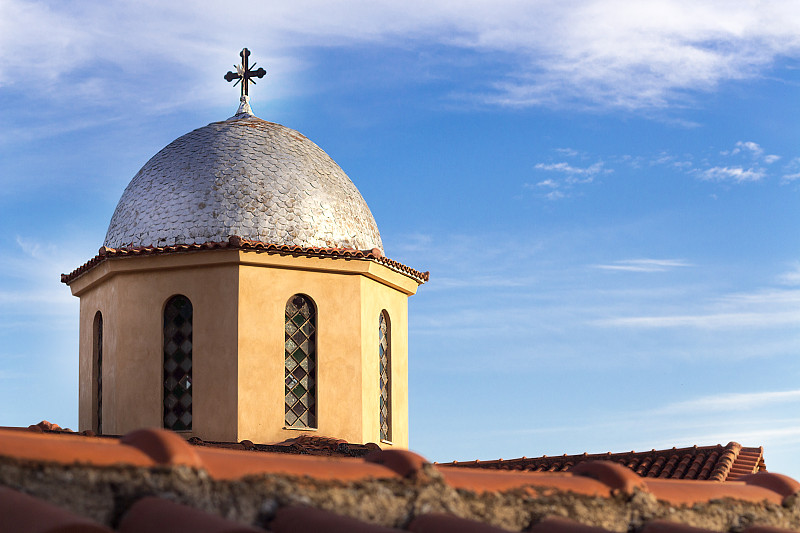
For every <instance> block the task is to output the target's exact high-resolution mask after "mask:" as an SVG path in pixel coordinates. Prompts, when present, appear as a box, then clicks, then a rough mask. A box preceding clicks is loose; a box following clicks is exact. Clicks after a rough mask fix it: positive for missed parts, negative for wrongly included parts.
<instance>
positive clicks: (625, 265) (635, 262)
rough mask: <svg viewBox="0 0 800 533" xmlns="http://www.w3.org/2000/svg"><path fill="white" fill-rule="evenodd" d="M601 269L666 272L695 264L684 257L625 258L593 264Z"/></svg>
mask: <svg viewBox="0 0 800 533" xmlns="http://www.w3.org/2000/svg"><path fill="white" fill-rule="evenodd" d="M592 266H593V267H594V268H599V269H601V270H619V271H624V272H665V271H667V270H671V269H673V268H679V267H690V266H693V265H692V264H691V263H688V262H686V261H684V260H682V259H625V260H622V261H614V262H613V263H606V264H601V265H592Z"/></svg>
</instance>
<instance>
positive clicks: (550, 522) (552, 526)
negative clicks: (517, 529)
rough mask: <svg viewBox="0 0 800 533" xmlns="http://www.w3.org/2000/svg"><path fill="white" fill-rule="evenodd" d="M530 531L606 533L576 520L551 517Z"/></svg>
mask: <svg viewBox="0 0 800 533" xmlns="http://www.w3.org/2000/svg"><path fill="white" fill-rule="evenodd" d="M528 531H531V532H532V533H604V532H605V531H606V530H605V529H603V528H601V527H595V526H587V525H586V524H581V523H580V522H575V521H574V520H568V519H566V518H562V517H555V516H550V517H547V518H545V519H544V520H542V521H540V522H537V523H536V524H534V525H532V526H531V527H530V529H528Z"/></svg>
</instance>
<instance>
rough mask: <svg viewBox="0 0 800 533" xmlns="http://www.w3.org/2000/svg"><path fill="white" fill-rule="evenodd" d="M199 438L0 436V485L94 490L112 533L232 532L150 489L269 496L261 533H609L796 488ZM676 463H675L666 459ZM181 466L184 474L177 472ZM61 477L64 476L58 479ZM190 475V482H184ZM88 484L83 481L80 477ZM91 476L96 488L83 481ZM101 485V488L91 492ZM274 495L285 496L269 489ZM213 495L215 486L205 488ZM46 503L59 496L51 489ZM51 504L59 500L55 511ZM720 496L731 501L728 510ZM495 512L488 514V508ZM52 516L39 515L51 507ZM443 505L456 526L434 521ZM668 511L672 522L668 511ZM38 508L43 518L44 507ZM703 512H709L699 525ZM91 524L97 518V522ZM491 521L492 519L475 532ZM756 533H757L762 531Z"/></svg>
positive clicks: (758, 505)
mask: <svg viewBox="0 0 800 533" xmlns="http://www.w3.org/2000/svg"><path fill="white" fill-rule="evenodd" d="M51 427H52V426H51ZM37 430H38V431H43V430H42V427H41V426H37ZM327 440H329V441H331V442H329V443H328V444H327V445H334V444H335V445H336V446H337V449H338V446H340V445H341V444H342V443H341V442H338V441H337V440H336V439H327ZM319 442H320V443H321V442H323V441H319ZM206 444H207V443H203V444H202V445H196V446H192V445H191V444H189V443H188V442H186V441H184V440H183V439H182V438H181V437H180V436H179V435H177V434H174V433H171V432H168V431H165V430H156V429H149V430H141V431H136V432H133V433H130V434H128V435H126V436H124V437H122V438H121V439H118V438H111V437H87V436H81V435H78V434H75V433H72V434H62V433H60V432H59V430H45V431H44V433H36V432H33V431H19V430H10V429H0V484H6V485H9V486H11V487H12V488H15V489H18V490H25V491H28V492H31V493H32V494H37V492H36V491H42V490H44V491H45V492H47V490H46V487H47V481H44V482H43V481H41V479H40V478H41V476H39V477H36V476H30V475H29V474H25V473H26V472H30V470H31V469H33V470H35V471H37V472H44V471H47V472H51V474H48V475H54V476H55V477H56V478H58V479H62V480H63V479H70V480H75V481H71V482H70V483H76V487H75V491H78V489H80V491H84V492H75V494H73V495H70V497H68V498H65V499H63V501H66V502H67V503H70V502H71V504H73V505H76V506H77V507H76V508H75V509H76V511H78V510H80V509H83V512H85V511H86V510H85V509H84V507H85V506H83V504H82V503H81V501H82V500H81V498H86V497H88V496H85V495H87V494H93V493H92V492H86V491H94V490H104V491H106V492H103V493H102V497H100V496H101V495H100V494H98V498H99V499H98V500H97V501H93V502H92V503H91V506H90V507H89V508H88V509H93V510H92V511H91V513H92V516H95V517H108V516H113V515H114V514H115V513H117V514H119V513H124V512H125V511H127V514H123V515H122V516H123V517H124V522H122V526H123V527H125V528H130V529H126V531H130V532H134V531H144V530H147V528H148V527H149V526H148V525H147V524H150V523H151V522H150V521H151V520H156V521H157V520H159V519H158V517H159V516H161V515H162V514H163V515H165V516H166V515H169V516H175V517H180V516H183V514H182V513H186V516H185V518H183V519H180V520H179V521H180V522H181V523H183V524H193V523H195V522H194V521H197V523H198V524H203V525H204V527H206V526H207V527H208V528H212V527H217V526H215V525H214V524H217V525H218V526H219V528H218V529H206V530H203V529H200V527H201V526H200V525H198V526H197V527H194V528H193V529H192V528H190V529H187V531H201V532H202V531H237V529H236V528H238V527H240V526H239V525H238V524H237V523H235V522H230V521H228V520H224V519H222V518H218V519H215V520H211V519H206V520H204V519H203V516H204V515H203V513H204V512H203V511H200V510H197V509H194V508H191V507H182V506H177V504H175V503H170V502H166V501H162V500H157V499H156V500H151V499H148V500H141V498H144V497H147V496H150V495H155V496H161V497H163V496H167V497H169V498H170V499H172V498H176V497H177V498H178V499H179V500H181V501H184V502H189V501H192V500H191V498H198V497H199V498H200V500H201V501H200V502H198V506H199V507H202V508H203V509H209V510H214V511H215V512H217V513H222V514H226V515H227V513H228V512H229V511H230V512H233V513H234V515H227V516H235V517H238V518H237V519H238V520H244V521H246V522H248V523H250V524H254V525H263V524H262V522H263V520H265V519H266V516H262V518H260V519H258V520H256V515H254V514H252V513H251V514H250V515H247V514H244V515H242V514H241V512H242V510H241V509H253V508H256V509H257V508H258V507H259V506H262V507H263V506H264V505H267V503H268V502H272V503H269V505H267V507H266V508H265V509H268V511H265V512H267V515H274V517H275V520H274V521H273V522H272V524H271V525H270V527H274V528H275V531H287V532H292V531H358V530H361V531H364V532H368V531H383V532H387V531H392V529H391V528H387V527H386V526H394V527H411V528H412V530H419V531H423V529H424V528H430V527H436V528H437V530H438V531H439V532H444V531H446V528H450V527H452V528H455V529H453V530H456V529H458V530H462V531H463V530H468V531H493V528H494V527H495V526H496V525H502V526H503V527H511V528H516V529H521V528H525V527H528V526H529V525H530V524H531V523H534V524H535V525H534V526H533V530H534V531H557V532H562V533H582V532H585V533H589V532H597V531H598V530H597V529H591V528H589V526H585V525H582V524H579V523H577V522H569V521H564V520H556V519H552V518H548V516H550V515H565V514H566V515H568V516H572V514H571V513H572V512H573V511H572V510H575V509H583V511H581V513H583V514H581V517H580V520H581V521H582V522H589V523H594V524H595V526H600V525H602V526H604V527H609V528H610V527H612V526H611V525H608V524H614V525H613V528H615V529H618V528H620V527H621V528H623V529H624V528H635V527H639V526H640V525H641V520H642V519H643V517H644V516H651V517H652V518H653V519H656V518H664V517H667V516H669V517H670V519H676V520H677V519H679V520H681V521H682V522H687V521H688V522H687V523H703V524H704V525H705V524H711V523H714V524H727V525H725V526H724V527H725V528H731V527H734V526H735V525H736V524H741V523H742V520H745V522H744V523H747V522H751V523H755V522H758V521H761V522H760V523H763V524H764V525H769V524H781V525H791V526H792V527H798V528H800V518H798V517H797V516H795V513H790V512H784V511H782V510H781V509H785V508H788V507H782V506H793V505H795V501H796V500H797V497H796V496H795V495H796V494H798V491H800V483H798V482H797V481H795V480H793V479H791V478H787V477H785V476H780V475H776V474H769V473H766V472H762V473H759V474H753V475H749V476H746V477H743V478H741V481H734V482H731V481H729V482H724V483H721V482H715V481H702V480H701V481H697V480H686V479H684V480H677V479H664V478H658V477H641V476H637V474H636V473H635V472H634V471H633V470H629V469H628V468H627V467H624V466H622V465H621V464H619V463H618V462H592V463H589V462H582V463H580V464H578V465H577V466H575V467H574V468H573V469H572V470H571V471H570V472H531V471H523V470H520V471H502V470H496V469H486V468H464V467H463V466H461V465H459V466H448V465H439V466H435V465H430V464H429V463H428V462H427V461H426V460H425V459H424V458H423V457H421V456H419V455H417V454H414V453H412V452H407V451H400V450H388V451H379V452H374V453H373V454H371V455H370V456H369V457H368V458H366V459H365V458H353V457H321V456H312V455H293V454H285V453H271V452H269V451H261V452H256V451H247V450H246V449H245V448H247V449H250V450H256V449H259V447H261V446H265V445H256V444H253V443H231V446H238V447H239V448H238V449H229V448H223V447H212V446H207V445H206ZM285 445H286V444H285V443H284V445H279V447H280V446H283V447H285ZM293 445H294V444H290V445H289V446H293ZM698 450H701V449H698ZM731 450H732V448H731V449H726V450H725V451H724V452H722V451H720V453H718V455H720V456H722V455H725V454H726V453H727V452H728V451H731ZM718 451H719V450H718ZM714 453H716V452H714ZM685 455H686V454H685V453H683V451H680V450H679V451H676V452H675V453H673V454H672V456H674V457H669V459H668V458H667V456H666V455H663V456H660V457H655V456H653V457H650V459H651V460H652V463H653V464H654V463H656V462H657V461H658V460H659V459H663V460H664V463H665V465H666V463H668V462H669V460H673V459H674V462H675V463H676V465H677V464H680V462H681V461H683V462H685V463H686V468H687V471H690V470H691V469H692V468H693V467H696V470H697V472H696V473H698V475H699V472H701V471H702V470H703V468H706V469H711V466H710V465H709V464H708V461H709V460H714V459H709V458H708V456H707V457H705V458H703V459H699V460H698V459H697V455H695V456H694V458H693V459H692V460H691V461H685V460H684V459H685ZM759 455H760V452H759ZM681 456H682V457H683V458H682V459H681V460H678V459H677V458H678V457H681ZM584 457H590V456H584ZM603 457H609V455H604V456H603ZM729 459H730V462H731V463H733V462H734V461H735V458H733V457H729ZM634 463H635V464H636V466H637V467H641V468H642V469H647V468H648V467H647V466H646V465H645V466H642V463H644V461H634ZM715 464H716V463H715ZM187 466H188V467H190V468H189V469H188V470H187V469H186V467H187ZM4 469H5V470H4ZM15 469H16V470H15ZM181 469H182V470H181ZM4 472H5V473H4ZM9 472H12V474H9ZM13 472H18V473H17V474H13ZM104 472H107V473H104ZM171 472H174V474H173V473H171ZM648 472H649V470H648ZM65 473H67V474H68V477H66V478H64V477H59V476H63V475H64V474H65ZM173 475H174V476H176V479H177V480H184V481H181V483H187V482H188V483H189V485H180V483H178V484H177V485H175V486H173V488H169V489H168V488H164V487H166V486H164V485H163V483H164V482H165V481H164V479H165V478H164V476H167V478H168V479H172V478H170V477H169V476H173ZM104 476H107V477H104ZM109 476H110V477H109ZM119 476H122V477H123V478H126V479H129V480H130V482H131V483H135V484H138V485H137V487H138V488H136V489H133V488H132V489H130V490H132V491H133V492H132V493H128V494H127V496H125V497H124V498H122V499H117V498H116V497H113V498H112V497H111V494H110V493H109V492H108V491H109V490H110V489H109V488H108V485H102V483H112V486H115V487H120V485H119V483H120V481H119V479H120V477H119ZM126 476H127V477H126ZM159 476H160V477H159ZM195 476H196V479H197V481H196V482H193V481H192V479H195ZM92 479H94V480H95V481H88V480H92ZM102 479H107V480H110V481H103V482H101V481H97V480H102ZM159 479H160V480H162V481H158V480H159ZM80 480H83V481H80ZM187 480H188V481H187ZM54 482H55V481H54ZM153 483H155V484H153ZM170 483H172V482H170ZM176 483H177V481H176ZM195 483H199V485H198V488H196V489H195V488H191V489H186V490H189V492H187V493H182V492H181V490H184V489H180V488H179V487H180V486H186V487H194V486H195ZM98 484H99V485H98ZM168 485H169V484H168ZM103 486H105V487H106V488H104V489H103V488H102V487H103ZM169 486H172V485H169ZM43 487H44V488H43ZM98 487H99V488H98ZM159 487H162V488H159ZM214 487H216V488H214ZM281 487H283V488H281ZM8 490H9V489H4V491H6V492H3V493H0V509H2V508H3V506H6V507H9V506H10V507H13V508H17V507H19V508H20V509H24V508H25V507H24V506H23V505H20V506H17V505H16V504H15V503H13V502H15V501H16V499H15V498H17V499H18V498H19V496H16V495H17V494H20V495H21V496H22V497H23V498H28V500H29V501H28V503H29V504H31V505H33V506H34V507H36V506H39V505H42V506H49V504H46V503H44V501H43V500H40V499H37V498H30V497H28V496H25V495H24V494H21V493H18V492H14V491H11V492H12V493H13V494H12V497H7V494H8ZM114 490H119V488H117V489H114ZM198 490H199V491H200V492H197V491H198ZM254 490H255V491H256V492H257V494H262V492H258V491H266V492H263V496H256V500H253V499H252V498H253V496H252V495H251V494H250V492H251V491H254ZM275 490H277V491H278V492H274V491H275ZM286 490H289V493H291V494H293V496H291V497H290V496H289V495H288V493H284V492H283V491H286ZM175 491H177V492H175ZM208 491H212V492H208ZM214 491H221V492H219V494H217V492H214ZM236 491H239V492H236ZM242 491H244V492H242ZM270 491H273V492H270ZM70 492H72V490H71V491H70ZM123 492H124V491H123ZM40 494H44V493H40ZM62 494H63V493H62ZM81 494H83V495H84V496H80V495H81ZM192 495H193V496H192ZM212 495H213V496H212ZM40 497H42V496H41V495H40ZM226 497H227V498H230V497H234V498H235V500H234V501H236V503H235V504H230V505H232V506H231V507H227V508H221V507H219V505H218V502H219V501H224V498H226ZM59 498H63V495H62V496H59ZM209 498H210V499H209ZM219 498H223V500H219ZM258 498H267V500H263V499H258ZM298 498H299V499H298ZM137 500H139V501H138V503H137ZM63 501H62V500H59V503H60V504H61V503H63ZM83 501H85V500H83ZM299 501H303V502H306V503H309V504H310V505H314V506H317V507H319V506H323V507H325V508H335V509H336V510H337V513H338V512H339V511H341V512H342V514H350V517H349V518H348V517H346V516H338V515H332V514H330V513H328V512H326V511H321V510H319V509H308V508H296V507H293V505H296V504H297V503H298V502H299ZM9 502H11V503H9ZM126 502H127V503H126ZM214 502H217V503H214ZM246 502H249V503H246ZM264 502H267V503H264ZM321 502H322V503H321ZM324 502H327V503H324ZM387 502H389V503H387ZM392 502H393V503H392ZM604 502H605V503H604ZM725 502H737V503H736V505H731V504H725ZM104 505H105V506H106V507H105V508H104V509H105V510H104V511H102V512H100V511H97V507H98V506H100V507H102V506H104ZM386 505H389V507H385V506H386ZM726 505H727V507H726ZM108 506H112V507H111V508H109V507H108ZM120 506H122V507H120ZM176 506H177V510H176ZM240 506H242V507H241V509H239V507H240ZM254 506H255V507H254ZM392 506H395V507H392ZM50 507H52V506H50ZM389 508H391V509H394V511H392V513H395V514H392V515H391V516H388V515H384V514H382V513H383V512H384V511H380V510H379V509H384V510H386V509H389ZM495 508H496V509H498V511H493V510H492V509H495ZM55 509H56V511H53V512H56V513H58V512H62V511H61V510H59V509H58V508H55ZM223 509H227V511H225V510H223ZM591 509H605V511H604V512H608V513H611V514H612V515H613V517H612V518H613V519H612V520H611V521H610V522H608V521H605V519H599V518H597V517H595V516H594V515H592V514H591V513H592V512H594V511H591ZM451 510H452V512H453V514H454V515H458V516H459V517H461V518H458V517H456V516H450V515H447V514H445V515H442V514H441V513H442V512H445V511H446V512H450V511H451ZM587 510H588V511H587ZM456 511H457V512H456ZM48 512H50V511H48ZM672 512H677V513H678V514H675V515H672V514H670V513H672ZM26 513H27V512H26ZM63 513H67V514H66V515H63V517H62V518H59V519H58V520H60V521H63V522H64V523H65V524H71V523H73V522H74V521H75V516H74V515H69V512H68V511H63ZM236 513H240V514H236ZM263 513H264V512H262V515H263ZM353 513H354V514H353ZM430 513H436V514H430ZM495 513H496V514H495ZM587 513H588V514H587ZM643 513H644V514H643ZM704 513H705V514H704ZM736 513H742V514H736ZM41 514H42V516H44V517H46V516H48V514H47V512H44V511H43V512H42V513H41ZM51 514H52V513H51ZM68 515H69V516H68ZM2 516H4V515H2V514H0V517H2ZM15 516H17V520H18V521H19V525H20V528H21V530H23V531H24V530H25V528H28V530H30V531H39V530H37V529H35V528H36V527H39V526H38V525H37V524H38V523H39V522H37V520H39V519H38V513H37V515H36V516H33V515H32V514H31V513H27V514H25V513H23V514H22V515H21V517H20V515H19V513H17V515H15ZM53 516H55V515H53ZM59 516H60V515H59ZM259 516H261V515H259ZM698 516H699V517H700V518H701V519H702V520H705V521H702V520H701V522H691V520H693V518H692V517H698ZM709 516H713V517H714V518H713V520H711V519H709V518H708V517H709ZM636 517H639V518H636ZM97 519H100V518H97ZM756 519H757V520H756ZM79 520H83V522H81V524H84V523H85V524H89V526H87V527H95V526H96V527H100V526H99V525H97V524H94V523H92V522H90V521H86V519H79ZM104 520H106V521H108V518H105V519H104ZM254 520H256V521H254ZM364 520H366V521H373V520H374V521H378V522H381V523H382V524H383V525H382V526H378V525H373V524H370V523H367V522H365V521H364ZM637 520H638V522H637ZM593 521H595V522H593ZM645 521H646V520H645ZM487 522H488V524H487ZM16 523H17V522H15V524H16ZM153 523H154V522H153ZM492 523H493V524H494V525H489V524H492ZM126 524H127V525H126ZM414 524H416V525H414ZM436 524H439V526H436ZM648 524H651V525H650V527H652V528H666V529H658V530H656V529H654V530H653V531H662V530H663V531H665V532H666V531H669V532H673V533H680V531H688V530H685V529H683V527H684V526H682V525H680V524H675V523H671V522H667V523H663V524H661V523H659V522H648ZM81 527H82V526H81ZM468 527H469V528H471V529H467V528H468ZM715 527H716V526H715ZM137 528H138V529H137ZM225 528H228V529H225ZM231 528H232V529H231ZM414 528H418V529H414ZM587 528H588V529H587ZM90 530H91V531H103V530H104V529H102V528H101V529H94V530H92V529H90ZM1 531H2V520H0V532H1ZM42 531H49V530H42ZM248 531H253V529H252V528H251V529H248ZM603 531H605V530H603ZM753 533H757V532H753ZM764 533H767V532H766V530H765V531H764Z"/></svg>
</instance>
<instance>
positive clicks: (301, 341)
mask: <svg viewBox="0 0 800 533" xmlns="http://www.w3.org/2000/svg"><path fill="white" fill-rule="evenodd" d="M315 323H316V308H315V307H314V304H313V302H312V301H311V299H310V298H308V297H307V296H303V295H300V294H296V295H294V296H292V297H291V298H290V299H289V301H288V302H286V323H285V332H286V334H285V348H286V353H285V363H284V372H285V380H286V387H287V390H286V398H285V401H286V405H285V407H286V418H285V422H286V425H287V426H290V427H315V425H316V413H315V408H314V405H315V396H316V387H315V380H314V375H313V373H312V372H313V369H314V368H315V366H316V365H315V361H314V353H315V352H316V349H315V345H316V335H315V331H316V325H315ZM290 391H291V392H290Z"/></svg>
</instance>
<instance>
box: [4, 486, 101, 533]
mask: <svg viewBox="0 0 800 533" xmlns="http://www.w3.org/2000/svg"><path fill="white" fill-rule="evenodd" d="M110 531H111V530H110V529H108V528H107V527H104V526H102V525H101V524H98V523H97V522H94V521H92V520H89V519H87V518H84V517H82V516H78V515H75V514H73V513H71V512H69V511H67V510H65V509H61V508H59V507H56V506H55V505H50V504H49V503H46V502H44V501H43V500H41V499H39V498H34V497H32V496H28V495H27V494H23V493H21V492H18V491H16V490H11V489H9V488H6V487H0V532H1V533H6V532H8V533H12V532H13V533H108V532H110Z"/></svg>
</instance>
